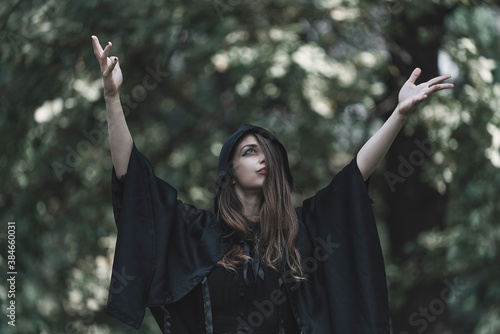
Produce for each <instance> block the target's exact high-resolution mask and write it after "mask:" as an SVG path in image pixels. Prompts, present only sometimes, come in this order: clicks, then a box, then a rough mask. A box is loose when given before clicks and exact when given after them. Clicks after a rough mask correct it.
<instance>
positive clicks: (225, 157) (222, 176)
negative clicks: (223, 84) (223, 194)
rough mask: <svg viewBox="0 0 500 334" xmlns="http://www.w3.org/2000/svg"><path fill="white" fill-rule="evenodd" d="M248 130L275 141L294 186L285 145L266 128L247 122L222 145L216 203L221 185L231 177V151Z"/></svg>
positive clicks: (215, 192)
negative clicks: (229, 167)
mask: <svg viewBox="0 0 500 334" xmlns="http://www.w3.org/2000/svg"><path fill="white" fill-rule="evenodd" d="M248 132H254V133H258V134H260V135H261V136H262V137H264V138H267V139H269V140H271V141H272V142H274V143H275V144H276V145H277V146H278V148H279V151H280V152H281V155H282V157H283V163H284V165H285V166H284V167H285V173H286V178H287V180H288V182H289V184H290V188H291V189H292V188H293V178H292V173H291V172H290V166H289V164H288V156H287V152H286V149H285V147H284V146H283V145H282V144H281V143H280V142H279V141H278V139H276V137H274V136H273V134H272V133H271V132H269V131H267V130H266V129H263V128H261V127H258V126H255V125H251V124H245V125H242V126H241V127H240V128H239V129H238V131H236V132H235V133H233V134H232V135H231V137H229V138H228V139H227V140H226V142H225V143H224V145H223V146H222V149H221V151H220V155H219V168H218V169H217V177H216V180H215V191H214V199H215V200H216V201H215V203H217V194H218V193H219V189H220V187H221V185H222V184H223V183H224V182H229V180H230V179H229V178H227V177H226V175H227V172H228V171H227V169H228V163H229V159H230V158H231V153H232V151H233V147H234V145H235V144H236V143H237V142H238V140H240V139H241V138H243V136H244V135H245V134H247V133H248Z"/></svg>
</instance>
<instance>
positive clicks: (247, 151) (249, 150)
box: [243, 148, 255, 155]
mask: <svg viewBox="0 0 500 334" xmlns="http://www.w3.org/2000/svg"><path fill="white" fill-rule="evenodd" d="M254 152H255V150H254V149H253V148H249V149H248V150H246V151H245V153H244V154H243V155H247V154H250V153H254Z"/></svg>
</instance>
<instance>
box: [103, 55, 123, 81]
mask: <svg viewBox="0 0 500 334" xmlns="http://www.w3.org/2000/svg"><path fill="white" fill-rule="evenodd" d="M116 65H118V58H117V57H113V58H112V59H111V64H110V65H109V66H108V68H107V69H106V70H105V71H104V72H103V73H102V75H103V76H105V77H106V76H108V75H109V74H110V73H111V72H113V69H114V68H115V66H116ZM118 67H120V66H119V65H118Z"/></svg>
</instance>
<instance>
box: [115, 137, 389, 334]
mask: <svg viewBox="0 0 500 334" xmlns="http://www.w3.org/2000/svg"><path fill="white" fill-rule="evenodd" d="M112 175H113V176H112V178H113V181H112V191H113V209H114V215H115V221H116V225H117V229H118V235H117V244H116V251H115V258H114V263H113V273H112V278H111V284H110V289H109V299H108V306H107V312H108V314H110V315H111V316H113V317H115V318H117V319H119V320H121V321H122V322H124V323H126V324H128V325H130V326H132V327H134V328H139V327H140V325H141V323H142V320H143V317H144V314H145V308H146V307H151V310H152V312H153V314H155V317H156V316H160V315H159V314H158V307H156V306H162V305H164V306H165V307H166V308H167V309H169V308H170V309H173V310H174V312H172V313H171V317H172V323H175V322H177V323H184V325H182V326H179V328H181V327H182V328H203V327H204V319H199V317H191V318H190V313H196V312H194V310H200V308H201V307H202V305H201V301H200V299H199V298H195V297H194V292H196V291H198V290H199V289H200V286H201V285H200V283H201V281H202V280H203V278H204V277H205V276H206V275H207V274H208V273H209V272H210V270H211V269H212V268H213V267H214V266H215V265H216V263H217V262H218V260H219V259H221V258H222V256H223V255H224V254H225V253H226V252H227V251H228V250H229V249H230V248H231V246H232V245H233V242H234V240H232V239H228V238H222V235H223V234H224V228H223V226H222V224H221V223H220V222H219V221H218V220H217V219H216V217H215V216H214V214H213V213H210V212H208V211H204V210H198V209H196V208H194V207H193V206H190V205H186V204H183V203H182V202H181V201H179V200H178V199H177V191H176V190H175V189H174V188H173V187H171V186H170V185H169V184H168V183H166V182H164V181H162V180H161V179H159V178H157V177H156V176H155V174H154V171H153V168H152V167H151V164H150V163H149V161H148V160H147V159H146V158H145V157H144V156H143V155H142V154H140V153H139V151H138V150H137V149H136V147H135V144H134V146H133V149H132V154H131V157H130V161H129V165H128V169H127V176H126V180H125V182H124V183H122V182H120V181H118V179H117V177H116V174H115V171H114V169H113V172H112ZM297 215H298V218H299V224H300V233H299V237H298V241H297V247H298V250H299V252H300V254H301V258H302V263H303V267H304V270H305V272H306V274H307V280H306V281H303V282H300V283H296V282H294V281H292V280H291V278H290V277H289V275H287V273H286V272H285V274H284V275H283V276H282V279H283V282H284V283H285V285H286V287H287V292H288V297H289V298H290V302H291V305H292V308H293V310H294V315H295V318H296V320H297V323H298V324H299V326H300V327H301V330H302V332H303V333H305V334H313V333H314V334H323V333H324V334H351V333H353V334H389V332H390V330H389V311H388V298H387V285H386V276H385V267H384V261H383V257H382V251H381V247H380V243H379V238H378V234H377V228H376V224H375V219H374V216H373V212H372V208H371V203H370V199H369V197H368V192H367V185H366V184H365V182H364V181H363V178H362V176H361V173H360V171H359V169H358V166H357V164H356V158H354V159H353V160H352V161H351V162H350V164H349V165H347V166H346V167H344V169H343V170H342V171H341V172H340V173H338V174H337V175H336V176H335V177H334V178H333V179H332V181H331V182H330V184H329V185H328V186H327V187H325V188H323V189H322V190H320V191H319V192H318V193H317V194H316V195H315V196H313V197H311V198H309V199H307V200H305V201H304V202H303V205H302V206H301V207H300V208H298V209H297ZM176 305H182V306H179V307H177V306H176ZM189 310H191V311H189ZM188 321H189V322H191V323H187V322H188ZM190 332H192V331H190V330H179V331H177V332H176V331H175V330H172V333H173V334H179V333H190ZM196 333H198V331H196Z"/></svg>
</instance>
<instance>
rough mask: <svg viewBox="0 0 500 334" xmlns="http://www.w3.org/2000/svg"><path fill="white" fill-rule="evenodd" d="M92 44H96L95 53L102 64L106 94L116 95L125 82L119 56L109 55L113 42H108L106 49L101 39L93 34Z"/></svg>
mask: <svg viewBox="0 0 500 334" xmlns="http://www.w3.org/2000/svg"><path fill="white" fill-rule="evenodd" d="M92 45H93V46H94V55H95V57H96V58H97V61H98V62H99V65H100V66H101V72H102V78H103V82H104V96H105V97H107V96H114V95H116V94H118V90H119V89H120V86H121V85H122V82H123V76H122V70H121V69H120V65H119V64H118V58H117V57H108V54H109V50H110V49H111V46H112V44H111V42H108V44H107V45H106V47H105V48H104V50H103V49H102V47H101V44H99V39H98V38H97V37H96V36H92Z"/></svg>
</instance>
